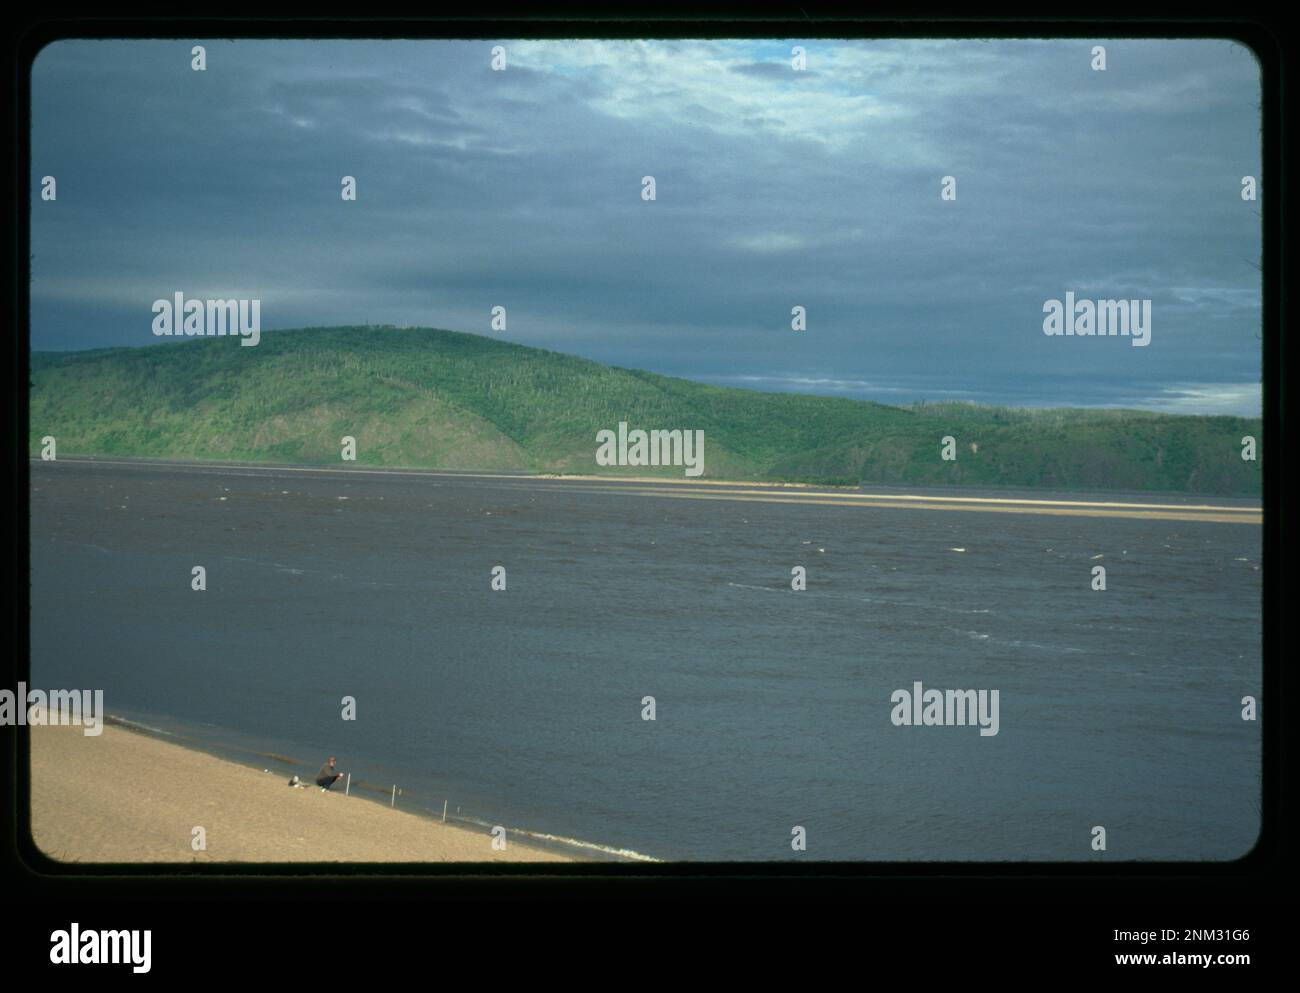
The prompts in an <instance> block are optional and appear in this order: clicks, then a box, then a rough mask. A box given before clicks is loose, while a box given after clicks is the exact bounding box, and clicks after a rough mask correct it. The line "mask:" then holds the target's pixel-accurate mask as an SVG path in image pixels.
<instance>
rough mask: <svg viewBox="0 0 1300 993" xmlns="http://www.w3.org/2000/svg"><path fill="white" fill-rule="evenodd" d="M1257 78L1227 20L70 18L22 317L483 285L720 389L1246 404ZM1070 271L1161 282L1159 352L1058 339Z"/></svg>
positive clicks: (481, 307)
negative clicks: (495, 53)
mask: <svg viewBox="0 0 1300 993" xmlns="http://www.w3.org/2000/svg"><path fill="white" fill-rule="evenodd" d="M194 44H204V45H205V46H206V48H207V68H206V70H205V71H203V72H196V71H193V70H192V69H191V68H190V62H191V55H190V49H191V47H192V46H193V45H194ZM497 44H499V45H502V46H503V47H504V49H505V54H506V66H507V68H506V69H505V71H493V70H492V69H491V67H490V61H491V58H492V54H491V49H492V47H493V45H497ZM1095 44H1103V45H1104V46H1105V48H1106V69H1105V71H1100V72H1099V71H1095V70H1093V69H1092V68H1091V66H1090V63H1091V61H1092V54H1091V49H1092V47H1093V46H1094V45H1095ZM796 45H802V46H803V47H804V48H805V49H806V53H807V54H806V58H807V69H806V70H804V71H796V70H794V69H793V68H792V67H791V49H792V48H793V47H794V46H796ZM1259 82H1260V81H1259V73H1258V68H1257V64H1256V62H1255V60H1254V58H1253V56H1252V55H1251V53H1250V52H1249V51H1248V50H1247V49H1245V48H1242V47H1240V46H1238V45H1236V44H1233V43H1229V42H1223V41H1123V40H1120V41H1107V40H1105V39H1099V40H1097V41H1092V40H1082V39H1081V40H1070V41H1061V42H1048V41H988V42H982V41H872V42H866V41H828V40H800V39H790V40H789V41H781V42H776V41H757V42H756V41H659V42H602V41H546V42H541V41H510V40H501V41H495V42H494V41H470V42H447V41H441V42H435V41H410V42H393V41H370V42H347V41H337V42H334V41H331V42H304V41H299V42H278V41H212V40H210V41H204V40H202V39H197V40H184V41H93V42H80V41H67V42H60V43H57V44H55V45H52V46H50V47H48V48H46V49H45V50H44V51H42V52H41V53H40V55H39V56H38V58H37V60H36V63H35V65H34V67H33V70H32V92H33V106H32V189H33V196H32V226H31V231H32V246H31V252H32V283H31V293H32V327H31V343H32V347H33V348H34V349H83V348H94V347H103V346H106V345H152V344H157V343H158V342H160V341H166V340H168V339H159V338H155V337H154V336H153V334H152V332H151V322H152V319H153V313H152V311H151V304H152V302H153V301H154V300H155V299H158V298H162V297H167V298H170V297H171V295H172V294H173V293H175V292H177V291H181V292H184V293H185V294H186V295H187V296H195V297H245V298H257V299H260V300H261V302H262V303H261V308H262V311H261V312H262V327H263V329H264V330H268V329H274V328H292V327H301V326H306V325H338V324H396V325H423V326H435V327H445V328H452V329H455V330H460V331H470V332H475V333H481V334H492V333H493V332H492V331H491V330H490V329H489V319H490V312H491V308H492V307H494V306H498V305H500V306H505V307H506V308H507V314H508V330H507V332H506V333H505V334H504V335H501V336H502V337H505V338H507V339H508V340H511V341H515V342H519V343H522V344H527V345H536V346H541V347H546V348H551V349H555V350H559V351H564V352H571V353H575V354H579V355H583V356H586V357H589V358H592V359H596V360H598V361H601V362H606V363H611V364H615V365H622V366H629V367H635V368H643V369H652V370H654V371H657V372H663V373H667V374H671V375H679V376H686V377H689V378H693V379H698V380H704V381H708V382H714V383H719V384H724V385H735V386H747V387H751V388H755V389H765V390H800V391H806V392H814V393H822V394H829V395H840V396H850V397H859V398H865V399H875V400H880V401H882V402H886V403H904V402H910V401H912V400H917V399H928V400H943V399H968V400H978V401H982V402H990V403H1009V404H1016V405H1030V406H1043V405H1063V404H1068V405H1078V406H1116V405H1118V406H1131V407H1143V408H1147V409H1153V410H1165V411H1173V412H1186V413H1239V414H1257V413H1258V412H1259V407H1260V392H1259V379H1260V342H1259V337H1258V336H1259V335H1260V333H1261V326H1260V316H1261V311H1260V281H1259V273H1258V271H1257V269H1256V268H1255V267H1254V265H1253V264H1252V263H1258V262H1259V256H1260V225H1261V221H1260V216H1259V212H1260V211H1261V210H1262V206H1261V204H1262V193H1261V202H1260V203H1248V202H1243V200H1242V198H1241V180H1242V177H1243V176H1258V175H1259V169H1260V153H1261V148H1260V121H1261V118H1260V107H1259V102H1260V90H1259ZM46 175H52V176H54V177H55V178H56V179H57V183H58V187H57V189H58V198H57V200H56V201H53V202H44V201H42V200H41V198H40V195H39V190H40V180H41V177H43V176H46ZM345 175H350V176H354V177H356V180H357V194H358V196H357V200H356V202H344V201H343V200H342V199H341V197H340V180H341V178H342V177H343V176H345ZM643 176H653V177H654V178H655V183H656V199H655V200H654V201H653V202H648V201H645V200H643V199H642V195H641V193H642V182H641V181H642V177H643ZM945 176H953V177H955V179H956V191H957V199H956V200H955V201H944V200H942V199H941V197H940V188H941V182H942V179H943V177H945ZM1066 291H1073V292H1074V293H1075V294H1076V296H1077V297H1078V298H1081V299H1082V298H1111V297H1123V298H1137V299H1150V300H1151V301H1152V312H1153V318H1152V334H1151V337H1152V340H1151V343H1150V345H1149V346H1147V347H1145V348H1139V347H1132V345H1131V342H1130V340H1129V339H1127V338H1064V337H1061V338H1056V337H1047V336H1045V335H1044V334H1043V331H1042V324H1043V304H1044V302H1045V301H1047V300H1050V299H1061V298H1063V297H1064V295H1065V293H1066ZM794 306H803V307H805V308H806V309H807V321H808V330H807V331H806V332H804V333H796V332H794V331H792V330H791V329H790V320H791V317H790V314H791V308H792V307H794ZM498 334H499V333H498ZM164 347H174V346H173V345H168V346H164ZM250 351H252V350H250Z"/></svg>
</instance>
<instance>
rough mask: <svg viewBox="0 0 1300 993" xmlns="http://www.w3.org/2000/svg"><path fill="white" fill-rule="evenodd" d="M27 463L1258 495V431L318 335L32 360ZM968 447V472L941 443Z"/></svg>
mask: <svg viewBox="0 0 1300 993" xmlns="http://www.w3.org/2000/svg"><path fill="white" fill-rule="evenodd" d="M31 384H32V386H31V420H30V428H31V430H30V438H29V446H30V450H31V452H32V453H33V454H35V453H37V452H38V451H39V449H40V440H41V438H42V437H44V436H46V435H53V436H54V437H55V438H56V439H57V442H58V452H59V454H60V455H77V454H97V455H119V456H121V455H131V456H144V457H151V458H174V459H231V460H240V461H267V462H294V463H304V464H338V463H339V461H340V459H339V451H340V439H341V438H342V437H343V436H344V435H351V436H353V437H355V438H356V439H357V464H358V465H388V466H398V465H403V466H421V467H438V468H451V469H480V470H501V469H523V470H531V471H535V472H574V473H578V472H582V473H589V472H605V473H624V474H633V475H649V474H663V475H673V476H681V475H682V470H681V469H680V468H660V469H652V468H628V469H616V468H602V467H599V466H597V465H596V464H595V457H594V456H595V450H596V441H595V437H596V432H597V431H599V430H601V429H604V428H609V429H616V428H617V425H618V422H619V421H627V422H628V423H629V425H630V427H632V428H642V429H647V430H648V429H652V428H661V429H683V430H697V429H699V430H703V431H704V437H705V448H704V453H705V462H704V466H705V473H704V476H705V478H717V479H753V480H760V479H770V480H787V481H805V482H822V483H829V482H834V483H845V484H857V483H859V482H863V483H885V484H912V485H927V486H929V485H943V484H955V485H961V484H965V485H981V486H1029V487H1034V486H1044V487H1053V488H1061V489H1082V490H1097V489H1119V490H1166V491H1182V492H1199V493H1217V494H1233V495H1241V496H1256V495H1258V494H1259V492H1260V470H1259V462H1245V461H1243V460H1242V459H1241V456H1240V452H1241V439H1242V436H1243V435H1247V434H1250V435H1254V436H1255V437H1256V438H1257V439H1258V438H1260V435H1261V424H1260V421H1259V419H1258V418H1254V419H1252V418H1239V417H1187V416H1175V415H1159V414H1150V413H1144V412H1140V411H1131V410H1122V411H1120V410H1081V409H1058V410H1020V409H1013V408H1004V407H987V406H979V405H974V404H930V405H921V406H913V407H907V408H903V407H890V406H885V405H882V404H877V403H869V402H863V401H857V400H846V399H838V398H829V397H815V396H804V395H799V394H790V393H758V392H754V391H750V390H737V389H729V388H723V387H715V386H707V385H704V384H700V383H695V382H691V381H689V380H684V379H674V378H671V377H667V376H660V375H656V374H654V373H649V372H640V371H637V370H632V369H619V368H613V367H610V366H603V365H600V364H598V363H595V362H590V361H587V360H585V359H579V358H575V357H573V356H570V355H562V354H559V353H556V352H549V351H544V350H541V349H536V348H527V347H524V346H521V345H514V344H509V343H507V342H504V341H498V340H494V339H490V338H486V337H481V336H478V335H469V334H460V333H457V332H453V331H440V330H430V329H396V328H376V327H364V328H310V329H304V330H299V331H276V332H266V333H263V335H262V338H261V343H260V344H259V345H258V346H257V347H255V348H246V347H241V346H240V345H239V344H238V342H237V341H236V340H234V339H230V338H198V339H195V340H193V341H189V342H185V343H182V344H161V345H153V346H147V347H142V348H113V349H101V350H96V351H89V352H60V353H54V352H44V353H40V352H38V353H34V354H33V356H32V369H31ZM945 435H952V436H953V437H954V438H955V439H956V441H957V450H958V457H957V460H956V461H955V462H945V461H943V460H941V459H940V457H939V452H940V445H941V439H942V438H943V436H945Z"/></svg>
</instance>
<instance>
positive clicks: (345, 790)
mask: <svg viewBox="0 0 1300 993" xmlns="http://www.w3.org/2000/svg"><path fill="white" fill-rule="evenodd" d="M351 793H352V773H350V772H349V773H348V781H347V782H346V783H344V784H343V795H344V796H348V795H350V794H351Z"/></svg>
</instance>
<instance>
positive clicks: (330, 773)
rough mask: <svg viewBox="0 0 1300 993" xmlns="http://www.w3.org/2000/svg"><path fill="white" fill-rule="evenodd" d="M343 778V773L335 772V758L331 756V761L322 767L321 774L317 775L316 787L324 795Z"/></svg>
mask: <svg viewBox="0 0 1300 993" xmlns="http://www.w3.org/2000/svg"><path fill="white" fill-rule="evenodd" d="M342 778H343V773H341V772H335V771H334V756H333V755H331V756H330V760H329V761H328V762H326V763H325V764H324V765H323V766H321V767H320V772H318V773H316V785H317V786H319V787H320V789H321V792H322V793H324V792H325V791H326V790H327V789H329V788H330V787H331V786H333V785H334V784H335V783H337V782H338V781H339V780H340V779H342Z"/></svg>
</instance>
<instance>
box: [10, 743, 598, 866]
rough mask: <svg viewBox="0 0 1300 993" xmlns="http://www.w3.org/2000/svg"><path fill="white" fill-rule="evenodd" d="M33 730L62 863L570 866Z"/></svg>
mask: <svg viewBox="0 0 1300 993" xmlns="http://www.w3.org/2000/svg"><path fill="white" fill-rule="evenodd" d="M30 733H31V741H32V770H31V771H32V779H31V782H32V837H33V839H34V840H35V842H36V845H37V847H38V848H40V850H41V851H43V852H44V853H45V854H46V855H48V856H49V857H50V858H52V859H55V860H58V861H60V862H568V861H573V860H572V859H569V858H567V857H565V856H564V855H560V854H556V853H552V852H549V851H546V850H544V849H541V848H537V847H530V846H527V845H524V844H521V843H517V842H515V841H514V840H513V839H510V840H508V844H507V847H506V849H505V850H504V851H496V850H494V849H493V847H492V837H491V835H490V834H488V833H487V832H486V831H483V832H479V831H472V830H467V829H465V828H462V827H456V826H451V825H446V824H441V823H439V822H437V821H434V820H430V819H429V818H425V817H419V816H416V815H415V814H411V813H407V812H405V811H402V810H400V809H397V810H393V809H389V808H387V807H385V806H383V805H382V804H379V803H376V802H374V801H371V800H365V799H362V798H360V797H350V796H344V795H343V793H342V792H341V791H339V792H334V791H330V792H328V793H323V792H321V790H320V789H319V788H317V787H316V786H314V785H312V786H309V787H308V788H306V789H293V788H290V787H289V786H288V785H287V781H288V777H287V776H283V775H280V774H279V773H275V772H263V771H262V770H260V769H253V768H249V767H247V766H243V765H239V764H237V763H233V762H227V761H225V760H223V759H219V758H216V757H215V756H212V755H208V754H206V753H204V752H199V751H193V750H191V749H188V748H183V747H181V746H179V745H174V744H171V743H168V742H164V741H160V740H158V739H155V738H152V737H149V736H147V735H143V734H138V733H135V732H132V731H129V730H126V729H125V728H121V727H116V726H112V725H106V726H105V727H104V729H103V733H102V734H101V735H99V736H97V737H94V736H86V735H84V734H83V733H82V729H81V728H79V727H59V726H54V727H50V726H39V727H32V728H30ZM195 827H202V828H203V829H204V832H205V833H206V845H207V847H206V850H204V851H194V850H193V848H192V847H191V840H192V838H193V837H194V828H195Z"/></svg>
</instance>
